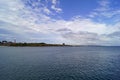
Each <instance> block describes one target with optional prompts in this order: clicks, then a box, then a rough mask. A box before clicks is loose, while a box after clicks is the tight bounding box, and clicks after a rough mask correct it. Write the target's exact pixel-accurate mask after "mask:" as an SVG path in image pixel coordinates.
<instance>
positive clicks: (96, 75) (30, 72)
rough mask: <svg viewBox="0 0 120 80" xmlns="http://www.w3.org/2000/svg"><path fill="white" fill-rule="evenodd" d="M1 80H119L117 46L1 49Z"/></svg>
mask: <svg viewBox="0 0 120 80" xmlns="http://www.w3.org/2000/svg"><path fill="white" fill-rule="evenodd" d="M0 80H120V47H102V46H101V47H100V46H99V47H90V46H83V47H0Z"/></svg>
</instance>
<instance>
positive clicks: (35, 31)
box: [0, 0, 120, 45]
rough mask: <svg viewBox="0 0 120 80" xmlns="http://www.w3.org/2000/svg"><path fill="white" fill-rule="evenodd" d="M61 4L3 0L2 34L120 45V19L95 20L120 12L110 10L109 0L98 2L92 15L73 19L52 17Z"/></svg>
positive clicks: (48, 0)
mask: <svg viewBox="0 0 120 80" xmlns="http://www.w3.org/2000/svg"><path fill="white" fill-rule="evenodd" d="M59 3H60V2H59V1H58V0H45V1H42V0H35V1H34V0H24V1H23V0H1V1H0V7H1V8H0V32H1V33H0V36H2V38H3V39H8V38H9V40H10V39H11V40H12V39H13V38H16V39H17V40H21V41H30V42H32V41H34V42H48V43H63V42H65V43H67V44H78V45H79V44H81V45H84V44H85V45H120V42H119V39H120V36H119V33H120V26H119V24H120V23H119V22H118V21H119V20H117V19H115V20H116V22H115V23H114V25H113V24H106V23H103V22H96V21H94V18H95V17H99V16H100V17H102V16H106V17H112V16H114V15H117V14H119V13H120V12H119V11H118V10H112V12H110V9H111V8H110V7H109V5H110V2H109V1H108V0H103V1H102V2H99V4H100V7H99V8H97V9H95V11H94V12H91V14H90V15H89V16H90V17H88V18H84V17H73V18H72V19H70V20H64V19H55V18H53V17H52V16H54V15H56V14H58V13H59V12H61V11H62V9H61V8H59ZM4 30H7V32H11V33H4V32H5V31H4ZM2 31H3V32H2ZM6 37H7V38H6Z"/></svg>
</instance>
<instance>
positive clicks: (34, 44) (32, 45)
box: [0, 41, 69, 47]
mask: <svg viewBox="0 0 120 80" xmlns="http://www.w3.org/2000/svg"><path fill="white" fill-rule="evenodd" d="M0 46H15V47H19V46H20V47H25V46H26V47H27V46H28V47H29V46H30V47H42V46H69V45H65V43H63V44H46V43H14V42H8V41H1V42H0Z"/></svg>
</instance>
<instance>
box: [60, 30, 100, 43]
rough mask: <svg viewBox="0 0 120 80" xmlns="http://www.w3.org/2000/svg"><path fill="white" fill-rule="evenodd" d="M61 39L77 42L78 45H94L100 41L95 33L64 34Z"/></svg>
mask: <svg viewBox="0 0 120 80" xmlns="http://www.w3.org/2000/svg"><path fill="white" fill-rule="evenodd" d="M62 37H64V38H66V39H69V40H71V41H74V42H77V43H78V44H81V43H83V44H96V43H98V42H99V41H101V40H100V38H99V35H98V34H97V33H91V32H82V31H80V32H77V33H75V32H68V33H65V34H62Z"/></svg>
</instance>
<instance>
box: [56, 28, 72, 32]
mask: <svg viewBox="0 0 120 80" xmlns="http://www.w3.org/2000/svg"><path fill="white" fill-rule="evenodd" d="M56 31H57V32H72V30H71V29H68V28H62V29H58V30H56Z"/></svg>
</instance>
